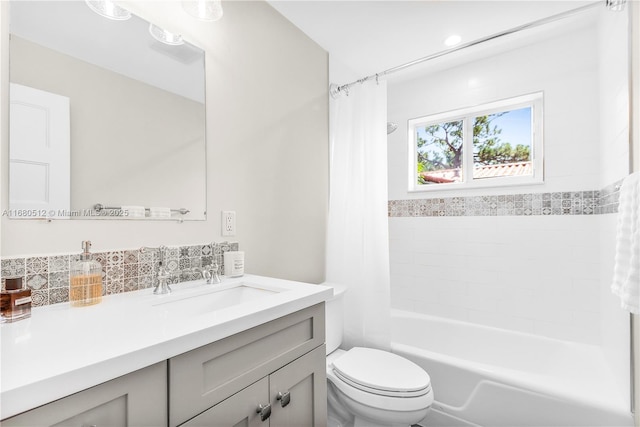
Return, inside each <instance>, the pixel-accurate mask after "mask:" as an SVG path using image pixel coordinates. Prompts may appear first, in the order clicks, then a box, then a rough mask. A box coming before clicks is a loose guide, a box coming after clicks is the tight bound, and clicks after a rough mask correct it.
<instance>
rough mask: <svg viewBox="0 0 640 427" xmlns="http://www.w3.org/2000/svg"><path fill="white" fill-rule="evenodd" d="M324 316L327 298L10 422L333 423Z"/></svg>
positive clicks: (67, 426) (70, 425) (305, 426)
mask: <svg viewBox="0 0 640 427" xmlns="http://www.w3.org/2000/svg"><path fill="white" fill-rule="evenodd" d="M324 316H325V314H324V303H320V304H316V305H314V306H312V307H308V308H305V309H303V310H300V311H297V312H294V313H291V314H289V315H287V316H284V317H280V318H277V319H275V320H272V321H270V322H267V323H264V324H262V325H259V326H256V327H254V328H251V329H248V330H245V331H242V332H238V333H236V334H235V335H231V336H229V337H227V338H224V339H221V340H217V341H213V342H211V343H210V344H207V345H204V346H202V347H199V348H196V349H194V350H191V351H188V352H186V353H183V354H180V355H178V356H175V357H172V358H171V359H169V360H167V361H163V362H160V363H157V364H155V365H151V366H149V367H146V368H144V369H141V370H139V371H136V372H133V373H131V374H128V375H124V376H122V377H119V378H116V379H113V380H111V381H108V382H105V383H103V384H100V385H97V386H95V387H91V388H89V389H87V390H83V391H81V392H78V393H76V394H73V395H71V396H67V397H64V398H62V399H59V400H56V401H54V402H51V403H49V404H46V405H44V406H41V407H38V408H35V409H32V410H30V411H28V412H25V413H22V414H20V415H17V416H14V417H12V418H9V419H6V420H3V421H2V426H3V427H16V426H27V427H87V426H98V427H99V426H110V427H115V426H117V427H166V426H167V424H168V425H169V427H177V426H184V427H204V426H207V427H232V426H261V427H284V426H290V427H326V423H327V407H326V405H327V403H326V399H327V397H326V387H327V384H326V368H325V345H324V341H325V329H324ZM184 339H188V337H184ZM212 340H214V338H212ZM260 405H262V407H263V408H264V410H263V411H262V413H259V411H258V410H257V409H258V408H259V407H260ZM267 414H268V415H269V416H267ZM263 418H264V419H263Z"/></svg>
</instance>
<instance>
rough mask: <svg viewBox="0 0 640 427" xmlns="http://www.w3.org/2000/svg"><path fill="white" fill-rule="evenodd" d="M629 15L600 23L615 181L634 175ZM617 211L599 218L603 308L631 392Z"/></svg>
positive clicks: (609, 347) (607, 344) (624, 386)
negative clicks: (616, 287)
mask: <svg viewBox="0 0 640 427" xmlns="http://www.w3.org/2000/svg"><path fill="white" fill-rule="evenodd" d="M627 21H628V16H627V13H607V14H603V15H602V16H601V19H600V21H599V27H598V29H599V38H598V41H599V44H598V56H599V86H600V123H601V125H600V140H599V145H600V148H599V150H600V159H601V160H600V175H601V176H600V179H601V181H600V182H601V184H602V185H603V186H604V185H610V184H611V183H613V182H616V181H618V180H620V179H622V178H624V177H625V176H626V175H627V174H628V173H629V77H628V72H629V68H628V54H629V50H628V44H627V43H626V41H627V37H628V36H627V34H628V25H627ZM616 221H617V215H615V214H608V215H601V217H600V218H599V229H600V238H599V249H600V259H601V262H600V266H601V268H600V273H601V280H600V298H599V300H600V312H601V323H602V331H603V333H602V338H601V339H602V345H603V348H604V352H605V356H606V357H607V359H608V361H609V365H610V366H611V368H612V378H613V379H615V380H617V382H618V383H619V384H620V389H621V390H628V389H629V386H630V380H629V351H630V335H629V334H630V332H629V329H630V327H629V313H627V312H625V311H624V310H622V309H620V300H619V299H618V298H617V297H615V296H614V295H613V294H612V293H611V287H610V286H611V280H612V278H613V265H614V259H615V239H616Z"/></svg>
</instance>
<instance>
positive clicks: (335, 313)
mask: <svg viewBox="0 0 640 427" xmlns="http://www.w3.org/2000/svg"><path fill="white" fill-rule="evenodd" d="M322 285H323V286H328V287H330V288H333V298H331V299H329V300H327V301H326V303H325V311H326V312H325V314H326V316H325V333H326V341H327V354H330V353H332V352H333V351H334V350H335V349H337V348H338V347H340V344H341V343H342V334H343V329H342V328H343V322H344V303H343V299H344V298H343V296H344V293H345V292H346V291H347V288H346V287H344V286H342V285H336V284H334V283H323V284H322Z"/></svg>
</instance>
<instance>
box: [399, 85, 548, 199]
mask: <svg viewBox="0 0 640 427" xmlns="http://www.w3.org/2000/svg"><path fill="white" fill-rule="evenodd" d="M543 98H544V97H543V92H536V93H531V94H527V95H521V96H516V97H513V98H508V99H502V100H499V101H494V102H490V103H486V104H481V105H477V106H473V107H466V108H461V109H457V110H452V111H447V112H444V113H437V114H430V115H427V116H422V117H417V118H414V119H409V120H408V121H407V124H408V126H407V131H408V138H407V139H408V144H409V145H408V147H409V156H408V158H409V174H408V175H409V176H408V178H409V187H408V191H409V192H424V191H438V190H439V191H442V190H458V189H469V188H486V187H506V186H515V185H531V184H542V183H544V154H543V148H544V147H543V145H544V141H543V140H544V135H543V132H544V128H543ZM526 107H530V108H531V118H532V120H531V164H532V167H533V173H532V175H528V176H503V177H493V178H475V179H474V178H473V152H474V146H473V121H474V118H475V117H477V116H483V115H489V114H494V113H498V112H503V111H511V110H518V109H521V108H526ZM458 120H462V121H463V141H462V144H463V145H462V157H463V160H462V177H463V180H462V181H461V182H451V183H440V184H433V185H424V184H418V168H417V165H418V147H417V138H416V134H417V132H416V128H419V127H424V126H429V125H433V124H439V123H445V122H453V121H458Z"/></svg>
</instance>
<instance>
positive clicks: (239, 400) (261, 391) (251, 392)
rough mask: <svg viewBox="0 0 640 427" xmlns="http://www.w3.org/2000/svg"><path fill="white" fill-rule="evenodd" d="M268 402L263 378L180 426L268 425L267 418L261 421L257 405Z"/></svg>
mask: <svg viewBox="0 0 640 427" xmlns="http://www.w3.org/2000/svg"><path fill="white" fill-rule="evenodd" d="M268 402H269V379H268V378H263V379H261V380H260V381H258V382H256V383H253V384H252V385H250V386H249V387H247V388H245V389H242V390H240V391H239V392H238V393H236V394H234V395H233V396H231V397H229V398H228V399H225V400H223V401H222V402H220V403H218V404H217V405H215V406H213V407H212V408H209V409H207V410H206V411H204V412H203V413H202V414H200V415H198V416H197V417H195V418H192V419H191V420H189V421H187V422H186V423H184V424H181V425H180V427H259V426H264V427H268V426H269V419H268V418H267V419H265V421H262V419H261V417H260V414H259V413H258V407H259V406H260V405H267V404H268Z"/></svg>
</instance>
